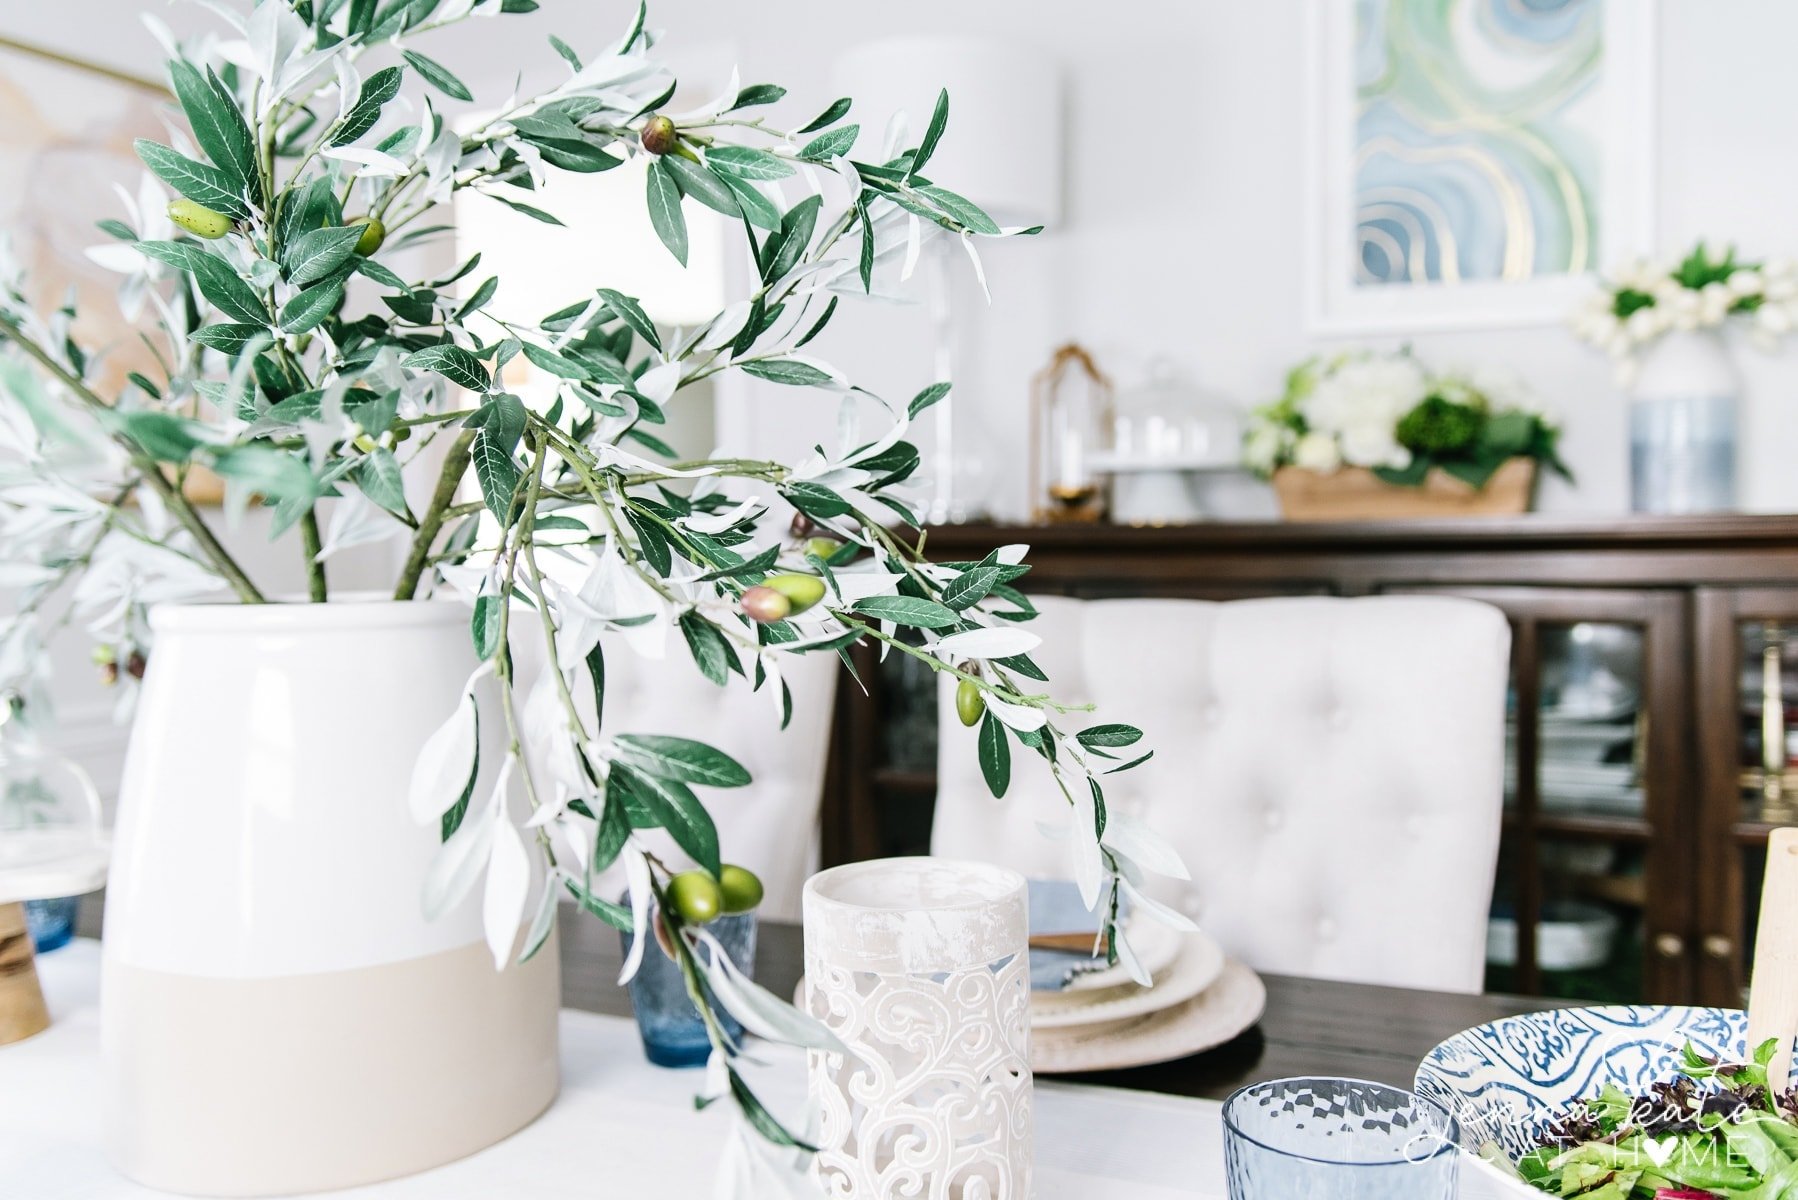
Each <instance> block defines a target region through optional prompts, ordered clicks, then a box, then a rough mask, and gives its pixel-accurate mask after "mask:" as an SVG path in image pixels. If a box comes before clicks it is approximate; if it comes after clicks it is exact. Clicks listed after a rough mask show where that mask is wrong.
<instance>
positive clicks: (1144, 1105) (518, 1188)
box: [0, 940, 1486, 1200]
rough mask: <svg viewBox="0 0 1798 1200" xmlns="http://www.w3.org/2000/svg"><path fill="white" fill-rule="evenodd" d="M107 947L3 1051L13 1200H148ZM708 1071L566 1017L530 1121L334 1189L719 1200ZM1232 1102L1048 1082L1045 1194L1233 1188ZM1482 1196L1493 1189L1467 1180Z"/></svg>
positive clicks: (800, 1086) (773, 1067) (1125, 1199)
mask: <svg viewBox="0 0 1798 1200" xmlns="http://www.w3.org/2000/svg"><path fill="white" fill-rule="evenodd" d="M99 963H100V950H99V944H98V943H96V942H92V941H85V940H82V941H76V942H74V943H71V944H70V945H69V946H67V947H65V948H63V949H61V950H58V951H55V952H54V953H52V954H47V955H44V956H43V957H41V958H40V959H39V960H38V969H39V973H40V975H41V976H42V978H43V983H44V990H45V993H46V995H47V996H48V998H49V1004H50V1010H51V1013H52V1016H53V1018H54V1020H55V1024H54V1025H53V1026H52V1027H51V1028H50V1029H49V1030H48V1031H46V1032H44V1033H42V1034H39V1035H38V1036H36V1037H34V1038H30V1039H28V1040H26V1041H24V1042H20V1043H17V1044H15V1045H12V1046H5V1047H0V1197H5V1198H7V1200H12V1198H13V1197H17V1198H18V1200H143V1198H150V1197H158V1196H163V1195H166V1193H162V1192H154V1191H151V1190H149V1189H147V1188H142V1187H138V1186H137V1185H135V1184H133V1183H130V1182H129V1181H127V1180H125V1179H123V1178H121V1177H120V1176H118V1175H117V1174H115V1173H114V1172H113V1170H112V1169H111V1167H109V1166H108V1165H107V1162H106V1159H105V1157H104V1156H103V1154H102V1153H101V1151H100V1141H99V1129H98V1123H99V1038H100V1010H99ZM763 1051H764V1053H763V1055H762V1057H765V1058H767V1059H768V1064H769V1065H768V1066H767V1067H766V1068H765V1069H762V1070H759V1071H757V1072H756V1073H755V1074H754V1075H752V1081H753V1084H754V1086H755V1087H756V1089H757V1091H758V1092H759V1093H760V1094H762V1096H763V1097H764V1099H766V1100H767V1101H768V1102H769V1104H770V1105H771V1106H772V1107H773V1108H774V1109H775V1111H777V1112H791V1111H794V1110H795V1109H796V1108H797V1107H798V1105H799V1104H800V1102H801V1100H802V1098H803V1094H804V1088H805V1080H804V1071H803V1065H802V1064H803V1060H802V1059H801V1057H800V1056H799V1055H797V1054H795V1053H783V1052H781V1051H780V1048H774V1049H770V1048H768V1047H763ZM698 1082H699V1076H698V1073H697V1072H694V1071H670V1070H663V1069H660V1068H657V1067H654V1066H651V1065H650V1064H649V1063H648V1062H647V1061H646V1060H645V1059H644V1057H643V1053H642V1049H641V1046H640V1045H639V1043H638V1041H637V1030H636V1026H635V1024H634V1023H633V1022H631V1021H628V1020H625V1019H622V1018H619V1017H607V1016H601V1015H598V1014H596V1013H585V1012H576V1011H573V1010H565V1011H564V1012H563V1013H562V1092H561V1096H560V1097H559V1098H558V1099H557V1100H556V1102H555V1104H554V1105H553V1106H551V1108H550V1110H549V1111H548V1112H547V1113H545V1114H544V1115H543V1116H542V1117H541V1118H540V1119H538V1120H537V1121H536V1122H535V1123H533V1124H532V1125H531V1126H530V1127H529V1128H527V1129H525V1130H523V1131H521V1132H520V1133H518V1134H516V1135H514V1136H513V1137H511V1138H509V1139H507V1140H506V1141H504V1142H501V1143H500V1144H499V1145H497V1146H493V1147H491V1148H489V1149H487V1150H484V1151H482V1152H481V1153H479V1154H476V1155H474V1156H473V1157H471V1158H467V1159H464V1160H462V1161H461V1162H457V1163H452V1164H450V1165H449V1166H446V1167H441V1168H438V1169H437V1170H434V1171H428V1172H426V1173H425V1174H423V1175H416V1176H413V1177H411V1178H409V1179H402V1180H396V1181H393V1182H389V1183H383V1184H378V1185H375V1186H372V1187H366V1188H356V1189H352V1190H350V1191H345V1192H336V1193H332V1195H333V1196H334V1197H339V1198H341V1200H495V1198H498V1197H504V1198H505V1200H612V1198H613V1197H636V1196H685V1197H690V1198H693V1200H704V1198H705V1197H709V1196H710V1195H711V1183H712V1174H713V1171H714V1169H715V1167H716V1164H717V1161H718V1155H719V1151H720V1147H721V1145H722V1143H723V1138H724V1133H725V1122H726V1120H727V1117H726V1115H725V1113H723V1112H722V1111H718V1110H717V1109H722V1108H723V1107H724V1106H723V1105H722V1104H720V1105H718V1106H717V1109H714V1110H711V1111H707V1112H704V1113H696V1112H694V1111H693V1103H692V1097H693V1091H694V1088H695V1086H696V1085H697V1084H698ZM1218 1110H1219V1105H1218V1104H1217V1102H1216V1101H1212V1100H1188V1099H1183V1098H1180V1097H1172V1096H1159V1095H1151V1094H1148V1093H1138V1092H1124V1091H1116V1090H1112V1089H1108V1088H1091V1087H1079V1086H1074V1085H1069V1084H1060V1083H1055V1082H1052V1081H1047V1080H1044V1081H1039V1082H1038V1084H1037V1109H1036V1144H1037V1151H1036V1158H1037V1180H1038V1183H1037V1189H1036V1194H1037V1197H1038V1200H1063V1198H1067V1200H1073V1198H1076V1197H1077V1198H1079V1200H1195V1198H1221V1197H1222V1196H1223V1195H1224V1183H1223V1147H1222V1125H1221V1123H1220V1121H1219V1119H1218ZM1463 1192H1464V1194H1465V1195H1467V1196H1468V1197H1469V1198H1470V1200H1471V1197H1473V1196H1474V1195H1475V1194H1476V1192H1477V1194H1480V1195H1484V1194H1486V1193H1485V1192H1484V1189H1483V1188H1480V1189H1475V1188H1473V1187H1467V1188H1464V1189H1463Z"/></svg>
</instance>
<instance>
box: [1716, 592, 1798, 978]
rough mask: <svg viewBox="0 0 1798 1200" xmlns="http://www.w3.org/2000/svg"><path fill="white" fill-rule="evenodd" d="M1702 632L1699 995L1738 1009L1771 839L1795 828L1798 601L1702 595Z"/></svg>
mask: <svg viewBox="0 0 1798 1200" xmlns="http://www.w3.org/2000/svg"><path fill="white" fill-rule="evenodd" d="M1698 631H1699V647H1698V678H1699V681H1700V684H1701V687H1702V691H1701V694H1700V706H1701V707H1700V713H1699V736H1700V740H1701V742H1702V744H1703V747H1704V779H1703V800H1702V807H1701V815H1700V825H1699V835H1698V841H1697V844H1696V847H1695V849H1696V860H1697V863H1696V869H1695V870H1694V872H1693V876H1694V877H1693V886H1694V887H1695V889H1696V890H1697V891H1698V894H1699V898H1700V899H1699V903H1700V920H1699V924H1700V939H1699V949H1700V951H1701V969H1700V974H1701V979H1700V990H1701V994H1702V998H1703V1000H1704V1002H1705V1003H1708V1004H1720V1005H1728V1006H1732V1007H1734V1006H1738V1005H1741V1004H1743V1003H1744V1002H1745V999H1746V995H1747V987H1748V985H1749V984H1750V982H1751V980H1750V979H1749V966H1750V964H1752V963H1753V961H1754V926H1755V922H1756V921H1757V919H1758V918H1759V915H1760V892H1761V879H1762V876H1763V875H1764V873H1765V871H1766V864H1767V834H1768V832H1769V831H1770V830H1772V829H1775V828H1778V827H1779V826H1782V825H1798V595H1795V594H1794V593H1792V592H1791V591H1789V590H1785V589H1771V588H1768V589H1762V588H1742V589H1733V590H1721V589H1718V590H1710V589H1706V590H1701V591H1700V592H1699V596H1698Z"/></svg>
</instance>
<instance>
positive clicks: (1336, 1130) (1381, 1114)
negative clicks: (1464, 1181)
mask: <svg viewBox="0 0 1798 1200" xmlns="http://www.w3.org/2000/svg"><path fill="white" fill-rule="evenodd" d="M1456 1136H1457V1131H1456V1128H1455V1122H1454V1118H1453V1117H1450V1116H1449V1115H1448V1114H1447V1113H1446V1112H1444V1111H1443V1110H1442V1109H1441V1108H1439V1107H1437V1106H1436V1105H1435V1104H1432V1103H1431V1102H1430V1101H1428V1100H1421V1099H1418V1098H1417V1097H1415V1096H1413V1095H1412V1094H1411V1093H1410V1092H1407V1091H1405V1090H1403V1089H1402V1088H1395V1087H1387V1086H1386V1085H1385V1084H1383V1083H1367V1082H1364V1081H1362V1080H1359V1079H1276V1080H1274V1081H1272V1082H1270V1083H1256V1084H1251V1085H1250V1086H1248V1087H1245V1088H1243V1089H1242V1090H1240V1091H1238V1092H1237V1093H1236V1094H1235V1095H1233V1096H1231V1097H1230V1098H1229V1099H1228V1100H1226V1101H1224V1169H1225V1171H1226V1172H1227V1173H1228V1175H1229V1179H1230V1200H1306V1198H1311V1197H1315V1198H1317V1200H1324V1198H1325V1197H1328V1200H1454V1197H1455V1174H1456V1171H1457V1170H1458V1168H1459V1166H1460V1152H1459V1151H1458V1150H1456V1148H1455V1139H1456Z"/></svg>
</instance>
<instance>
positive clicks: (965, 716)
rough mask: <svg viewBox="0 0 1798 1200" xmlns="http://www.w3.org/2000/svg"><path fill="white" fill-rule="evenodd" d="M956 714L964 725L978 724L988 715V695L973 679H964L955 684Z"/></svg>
mask: <svg viewBox="0 0 1798 1200" xmlns="http://www.w3.org/2000/svg"><path fill="white" fill-rule="evenodd" d="M955 715H956V716H958V717H960V718H961V723H962V724H963V725H978V724H979V723H980V718H981V717H983V716H985V715H986V697H985V696H982V695H981V694H980V688H979V686H978V685H977V684H975V683H974V682H973V681H972V680H968V679H964V680H962V681H961V682H960V683H958V684H956V685H955Z"/></svg>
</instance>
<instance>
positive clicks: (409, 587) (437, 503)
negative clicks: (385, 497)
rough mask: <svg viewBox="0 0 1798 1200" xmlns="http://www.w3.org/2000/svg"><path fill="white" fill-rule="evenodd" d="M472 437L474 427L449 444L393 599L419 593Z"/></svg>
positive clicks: (465, 468)
mask: <svg viewBox="0 0 1798 1200" xmlns="http://www.w3.org/2000/svg"><path fill="white" fill-rule="evenodd" d="M474 438H475V431H474V430H472V429H464V430H463V431H462V432H461V433H459V434H457V435H456V440H455V441H454V442H453V443H451V444H450V450H449V454H448V455H447V456H446V457H445V458H444V460H443V470H442V471H441V472H439V473H438V475H437V488H436V490H435V491H433V492H432V493H431V502H430V504H429V505H428V506H426V508H425V511H424V515H423V516H422V517H420V518H419V521H418V532H417V533H416V534H414V535H413V536H412V549H411V550H410V551H409V552H408V553H407V555H406V565H405V566H404V567H402V568H400V582H399V586H397V587H396V588H394V589H393V598H394V599H395V600H410V599H412V598H413V597H415V596H416V595H417V594H418V584H419V580H420V579H421V578H422V577H423V576H424V572H425V565H426V564H427V563H428V562H429V561H430V557H431V545H432V543H434V542H435V541H436V540H437V534H438V533H439V532H441V531H442V529H443V522H444V519H445V518H446V517H447V516H448V514H449V510H450V505H451V502H452V501H454V500H455V498H456V487H457V486H458V485H459V484H460V483H461V482H462V476H463V474H464V473H466V472H467V470H468V459H469V456H470V454H471V453H472V452H473V449H474Z"/></svg>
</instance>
